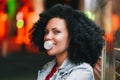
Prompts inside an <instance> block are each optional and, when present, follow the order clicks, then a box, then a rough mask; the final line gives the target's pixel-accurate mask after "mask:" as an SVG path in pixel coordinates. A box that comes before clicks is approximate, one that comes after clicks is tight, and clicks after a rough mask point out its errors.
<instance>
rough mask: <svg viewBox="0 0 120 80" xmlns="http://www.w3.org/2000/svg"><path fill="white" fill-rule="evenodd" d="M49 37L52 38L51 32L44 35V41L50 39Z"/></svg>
mask: <svg viewBox="0 0 120 80" xmlns="http://www.w3.org/2000/svg"><path fill="white" fill-rule="evenodd" d="M51 39H52V34H51V33H48V34H46V35H45V36H44V40H45V41H48V40H51Z"/></svg>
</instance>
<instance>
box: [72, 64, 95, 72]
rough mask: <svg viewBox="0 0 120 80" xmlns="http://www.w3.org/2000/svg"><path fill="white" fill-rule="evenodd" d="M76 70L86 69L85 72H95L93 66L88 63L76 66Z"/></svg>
mask: <svg viewBox="0 0 120 80" xmlns="http://www.w3.org/2000/svg"><path fill="white" fill-rule="evenodd" d="M74 69H84V70H89V71H93V68H92V66H91V65H90V64H88V63H81V64H79V65H76V66H75V67H74Z"/></svg>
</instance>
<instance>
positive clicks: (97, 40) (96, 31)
mask: <svg viewBox="0 0 120 80" xmlns="http://www.w3.org/2000/svg"><path fill="white" fill-rule="evenodd" d="M55 17H58V18H61V19H64V20H65V21H66V24H67V29H68V32H69V38H70V42H69V47H68V53H69V54H68V56H69V60H70V61H71V62H72V63H75V64H79V63H83V62H86V63H88V64H90V65H91V66H94V64H95V63H96V62H97V60H98V58H99V56H100V55H101V51H102V47H103V45H104V39H103V36H104V31H103V30H102V29H101V28H100V27H99V26H98V25H96V24H95V23H94V22H93V21H91V20H90V19H88V18H87V17H86V16H85V14H84V13H83V12H81V11H80V10H79V11H78V10H74V9H72V8H71V7H69V6H62V5H60V4H57V5H55V6H53V7H52V8H50V9H49V10H47V11H45V12H43V13H41V14H40V19H39V20H38V21H37V22H36V23H35V24H34V26H33V28H32V29H31V36H32V37H31V42H32V43H33V44H34V45H35V46H37V47H39V50H40V52H41V51H42V52H45V49H44V47H43V44H44V34H45V32H44V30H45V27H46V25H47V23H48V21H49V20H51V19H52V18H55Z"/></svg>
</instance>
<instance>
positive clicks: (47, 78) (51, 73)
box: [45, 67, 57, 80]
mask: <svg viewBox="0 0 120 80" xmlns="http://www.w3.org/2000/svg"><path fill="white" fill-rule="evenodd" d="M56 71H57V69H56V68H55V67H53V69H52V70H51V72H50V74H49V75H48V76H47V77H46V79H45V80H50V78H51V77H52V76H53V74H54V73H55V72H56Z"/></svg>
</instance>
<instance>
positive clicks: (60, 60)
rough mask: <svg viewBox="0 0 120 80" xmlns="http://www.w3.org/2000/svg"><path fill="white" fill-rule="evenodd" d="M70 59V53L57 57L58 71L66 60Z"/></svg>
mask: <svg viewBox="0 0 120 80" xmlns="http://www.w3.org/2000/svg"><path fill="white" fill-rule="evenodd" d="M67 57H68V53H67V52H66V53H63V54H60V55H56V59H57V64H56V68H57V69H58V68H59V67H60V66H61V65H62V63H63V62H64V60H65V59H67Z"/></svg>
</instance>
